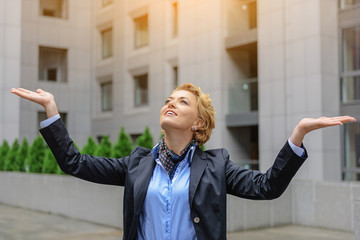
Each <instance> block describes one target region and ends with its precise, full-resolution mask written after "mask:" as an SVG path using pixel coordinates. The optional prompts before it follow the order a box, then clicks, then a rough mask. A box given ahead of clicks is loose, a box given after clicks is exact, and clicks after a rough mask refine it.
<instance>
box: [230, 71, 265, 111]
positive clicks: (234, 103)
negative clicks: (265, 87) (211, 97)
mask: <svg viewBox="0 0 360 240" xmlns="http://www.w3.org/2000/svg"><path fill="white" fill-rule="evenodd" d="M228 91H229V95H228V96H229V106H228V107H229V109H228V111H229V114H232V113H248V112H253V111H257V110H258V82H257V78H252V79H247V80H243V81H239V82H235V83H231V84H230V85H229V90H228Z"/></svg>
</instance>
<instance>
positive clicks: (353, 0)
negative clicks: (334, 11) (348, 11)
mask: <svg viewBox="0 0 360 240" xmlns="http://www.w3.org/2000/svg"><path fill="white" fill-rule="evenodd" d="M358 3H360V0H339V8H340V9H345V8H348V7H352V6H353V5H355V4H358Z"/></svg>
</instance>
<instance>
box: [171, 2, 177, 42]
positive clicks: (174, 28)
mask: <svg viewBox="0 0 360 240" xmlns="http://www.w3.org/2000/svg"><path fill="white" fill-rule="evenodd" d="M172 9H173V37H177V35H178V3H177V2H174V3H173V4H172Z"/></svg>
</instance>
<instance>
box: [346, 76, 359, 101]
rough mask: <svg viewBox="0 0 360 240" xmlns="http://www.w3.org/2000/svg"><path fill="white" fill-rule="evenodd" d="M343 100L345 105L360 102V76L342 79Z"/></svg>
mask: <svg viewBox="0 0 360 240" xmlns="http://www.w3.org/2000/svg"><path fill="white" fill-rule="evenodd" d="M341 100H342V102H343V103H349V102H353V101H358V100H360V76H355V77H344V78H342V79H341Z"/></svg>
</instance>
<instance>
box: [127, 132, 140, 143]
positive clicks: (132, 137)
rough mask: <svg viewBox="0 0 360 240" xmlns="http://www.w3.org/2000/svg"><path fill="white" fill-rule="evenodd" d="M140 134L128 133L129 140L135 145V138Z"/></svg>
mask: <svg viewBox="0 0 360 240" xmlns="http://www.w3.org/2000/svg"><path fill="white" fill-rule="evenodd" d="M140 136H141V134H130V138H131V142H132V143H133V144H134V145H136V140H137V139H138V138H139V137H140Z"/></svg>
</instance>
